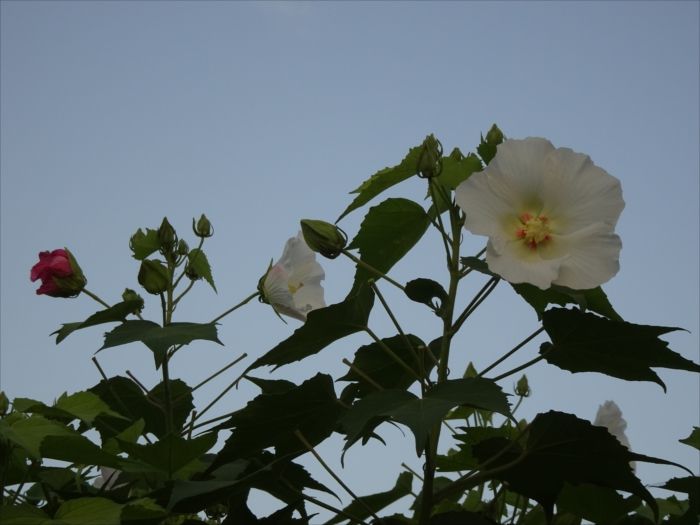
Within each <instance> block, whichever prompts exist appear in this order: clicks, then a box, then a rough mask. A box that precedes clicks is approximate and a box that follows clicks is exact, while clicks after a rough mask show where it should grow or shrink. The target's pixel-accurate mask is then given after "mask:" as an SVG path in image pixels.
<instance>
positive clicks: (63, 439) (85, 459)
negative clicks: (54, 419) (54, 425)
mask: <svg viewBox="0 0 700 525" xmlns="http://www.w3.org/2000/svg"><path fill="white" fill-rule="evenodd" d="M41 455H42V457H44V458H50V459H58V460H61V461H68V462H70V463H79V464H81V465H102V466H105V467H112V468H116V469H119V468H121V465H122V460H121V459H120V458H119V457H118V456H115V455H113V454H110V453H108V452H106V451H104V450H102V449H101V448H100V447H98V446H97V445H95V444H94V443H93V442H92V441H90V440H89V439H88V438H86V437H85V436H82V435H80V434H75V435H69V436H58V435H53V436H46V437H45V438H44V439H43V440H42V442H41Z"/></svg>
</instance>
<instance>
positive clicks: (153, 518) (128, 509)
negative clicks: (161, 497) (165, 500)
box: [121, 498, 167, 525]
mask: <svg viewBox="0 0 700 525" xmlns="http://www.w3.org/2000/svg"><path fill="white" fill-rule="evenodd" d="M166 514H167V512H166V511H165V509H164V508H163V507H161V506H160V505H158V504H157V503H156V502H155V500H153V499H151V498H140V499H137V500H133V501H130V502H129V503H127V504H125V505H124V507H122V515H121V520H122V523H124V524H126V525H128V524H129V523H134V522H135V523H144V522H145V523H151V522H155V523H159V520H162V519H163V518H165V515H166Z"/></svg>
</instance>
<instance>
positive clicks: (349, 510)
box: [325, 472, 413, 525]
mask: <svg viewBox="0 0 700 525" xmlns="http://www.w3.org/2000/svg"><path fill="white" fill-rule="evenodd" d="M412 487H413V474H411V473H410V472H402V473H401V474H399V477H398V478H397V479H396V483H395V484H394V487H393V488H392V489H391V490H388V491H386V492H378V493H377V494H370V495H368V496H360V497H359V499H358V500H357V501H353V502H352V503H351V504H350V505H348V506H347V507H345V508H344V509H343V510H344V511H345V513H346V514H348V515H350V516H353V517H354V518H355V519H356V520H365V519H367V518H370V517H371V516H372V514H371V513H370V510H372V512H374V513H375V514H376V513H377V512H379V511H380V510H382V509H384V508H385V507H388V506H389V505H391V504H392V503H394V502H396V501H398V500H400V499H401V498H403V497H405V496H408V495H410V494H411V490H412ZM345 520H347V518H344V517H343V516H336V517H335V518H333V519H331V520H329V521H327V522H326V523H325V525H334V524H335V523H342V522H343V521H345Z"/></svg>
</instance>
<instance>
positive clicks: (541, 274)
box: [486, 239, 567, 290]
mask: <svg viewBox="0 0 700 525" xmlns="http://www.w3.org/2000/svg"><path fill="white" fill-rule="evenodd" d="M486 248H487V249H486V263H487V264H488V267H489V269H490V270H491V271H492V272H494V273H496V274H498V275H500V276H501V277H503V278H504V279H505V280H506V281H508V282H510V283H514V284H517V283H530V284H534V285H535V286H537V287H538V288H540V289H542V290H546V289H548V288H550V287H551V285H552V282H553V281H554V280H555V279H557V277H558V276H559V270H560V268H561V265H562V262H563V261H565V260H566V259H567V256H562V257H558V258H551V259H544V258H542V256H541V254H539V253H538V251H537V250H531V249H530V248H528V247H527V246H526V245H525V243H523V242H522V241H520V240H514V241H510V240H503V239H490V240H489V243H488V245H487V247H486Z"/></svg>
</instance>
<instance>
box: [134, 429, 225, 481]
mask: <svg viewBox="0 0 700 525" xmlns="http://www.w3.org/2000/svg"><path fill="white" fill-rule="evenodd" d="M215 444H216V433H207V434H203V435H201V436H199V437H196V438H194V439H185V438H182V437H180V436H178V435H175V434H169V435H167V436H165V437H164V438H163V439H161V440H159V441H156V442H155V443H149V444H146V445H139V444H137V443H130V442H128V441H122V442H120V445H121V448H122V450H124V451H125V452H126V453H128V454H129V456H130V457H131V458H134V459H138V460H140V461H143V462H144V463H147V464H149V465H151V466H153V467H155V468H156V469H158V470H160V471H162V472H164V473H168V474H170V475H175V474H176V473H177V471H179V470H180V469H182V468H183V467H185V466H187V465H189V464H190V463H191V462H193V461H195V460H197V459H199V458H200V457H201V456H202V455H203V454H205V453H206V452H208V451H209V450H210V449H211V448H212V447H213V446H214V445H215Z"/></svg>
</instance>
